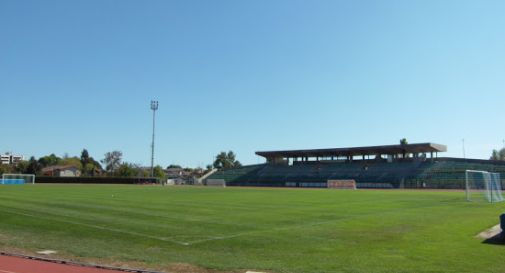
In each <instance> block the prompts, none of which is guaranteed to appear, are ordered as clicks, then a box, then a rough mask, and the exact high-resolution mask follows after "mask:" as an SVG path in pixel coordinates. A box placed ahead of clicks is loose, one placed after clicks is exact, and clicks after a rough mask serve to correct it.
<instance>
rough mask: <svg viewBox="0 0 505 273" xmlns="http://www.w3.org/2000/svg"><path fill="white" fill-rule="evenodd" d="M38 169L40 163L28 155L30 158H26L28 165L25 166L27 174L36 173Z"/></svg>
mask: <svg viewBox="0 0 505 273" xmlns="http://www.w3.org/2000/svg"><path fill="white" fill-rule="evenodd" d="M39 171H40V164H39V162H38V161H37V160H36V159H35V157H33V156H32V157H30V160H28V166H27V167H26V173H28V174H38V173H39Z"/></svg>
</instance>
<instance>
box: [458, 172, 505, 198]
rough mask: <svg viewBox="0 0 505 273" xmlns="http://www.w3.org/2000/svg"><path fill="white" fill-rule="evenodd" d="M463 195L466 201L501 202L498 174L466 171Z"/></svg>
mask: <svg viewBox="0 0 505 273" xmlns="http://www.w3.org/2000/svg"><path fill="white" fill-rule="evenodd" d="M465 194H466V200H467V201H479V200H486V201H488V202H491V203H494V202H501V201H503V200H504V199H503V195H502V187H501V178H500V174H499V173H492V172H487V171H480V170H466V171H465Z"/></svg>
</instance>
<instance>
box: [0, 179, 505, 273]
mask: <svg viewBox="0 0 505 273" xmlns="http://www.w3.org/2000/svg"><path fill="white" fill-rule="evenodd" d="M504 208H505V204H504V203H498V204H489V203H484V202H481V203H468V202H466V201H465V199H464V193H463V192H455V191H453V192H449V191H447V192H441V191H400V190H384V191H382V190H357V191H348V190H326V189H311V190H301V189H268V188H257V189H254V188H204V187H160V186H123V185H121V186H118V185H23V186H0V249H24V250H26V251H29V252H33V251H37V250H41V249H52V250H57V251H58V252H59V255H61V257H76V258H82V259H90V260H103V261H113V260H115V261H124V262H131V263H132V264H144V265H146V266H149V267H152V268H163V267H164V266H168V265H170V264H173V263H187V264H192V265H197V266H200V267H204V268H211V269H216V270H223V271H237V272H243V271H244V269H254V270H265V271H271V272H505V263H504V262H503V257H505V245H496V244H485V243H483V242H482V239H477V238H475V235H476V234H478V233H479V232H480V231H482V230H484V229H486V228H489V227H491V226H493V225H496V224H497V223H498V215H499V214H500V213H501V212H502V211H504Z"/></svg>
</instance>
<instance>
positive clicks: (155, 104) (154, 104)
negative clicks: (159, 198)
mask: <svg viewBox="0 0 505 273" xmlns="http://www.w3.org/2000/svg"><path fill="white" fill-rule="evenodd" d="M151 110H153V141H152V143H151V177H154V125H155V116H156V110H158V101H157V100H152V101H151Z"/></svg>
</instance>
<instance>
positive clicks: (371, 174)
mask: <svg viewBox="0 0 505 273" xmlns="http://www.w3.org/2000/svg"><path fill="white" fill-rule="evenodd" d="M446 151H447V147H446V146H445V145H440V144H435V143H416V144H403V145H402V144H399V145H382V146H365V147H348V148H330V149H310V150H284V151H260V152H256V154H257V155H259V156H262V157H264V158H265V161H266V163H265V164H258V165H249V166H243V167H241V168H237V169H231V170H224V171H218V172H216V173H214V174H212V175H211V176H210V177H209V179H224V180H225V181H226V183H227V185H228V186H270V187H327V182H328V180H349V179H351V180H355V181H356V185H357V187H358V188H465V172H466V170H470V169H472V170H484V171H491V172H498V173H500V174H501V177H503V178H505V162H503V161H493V160H481V159H465V158H451V157H439V153H443V152H446ZM502 181H503V180H502Z"/></svg>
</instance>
